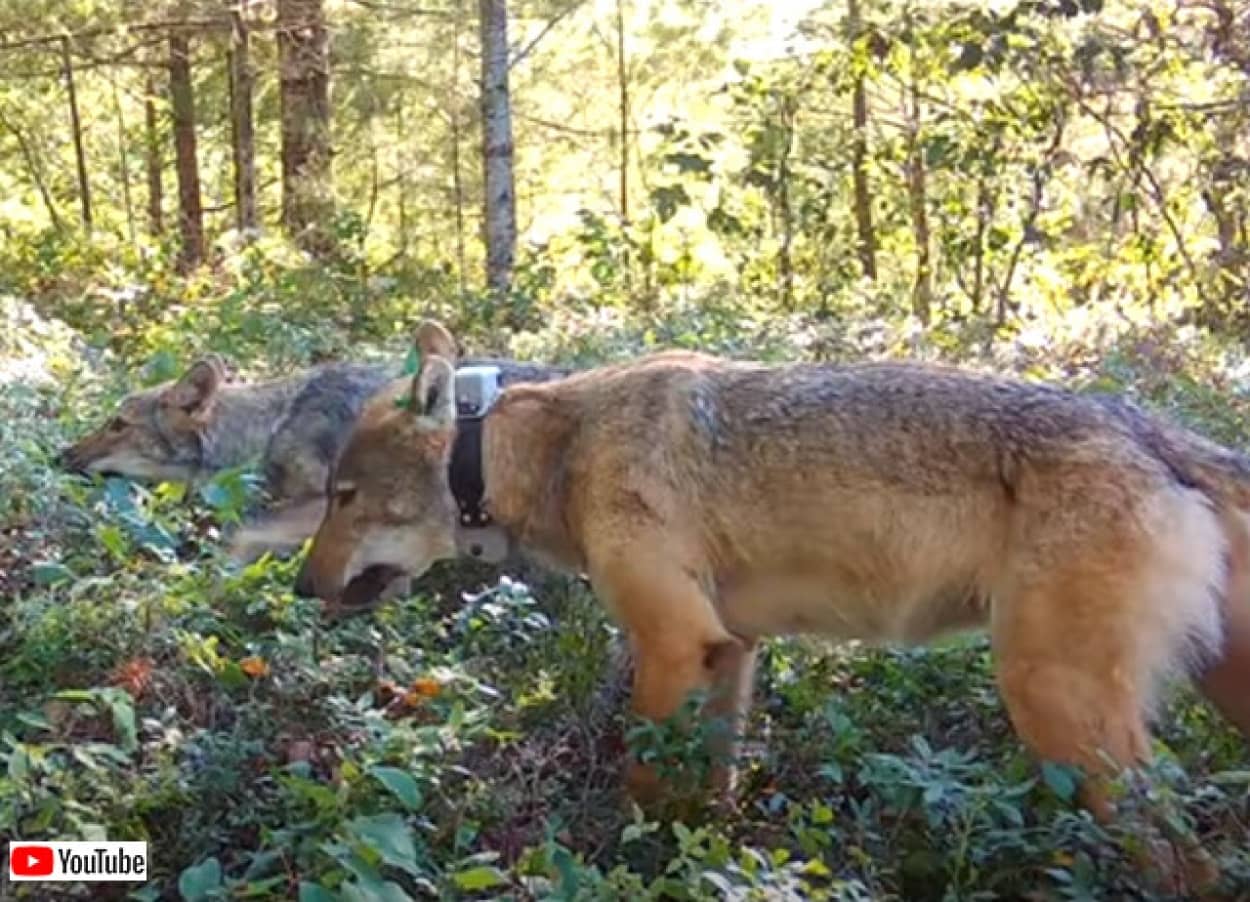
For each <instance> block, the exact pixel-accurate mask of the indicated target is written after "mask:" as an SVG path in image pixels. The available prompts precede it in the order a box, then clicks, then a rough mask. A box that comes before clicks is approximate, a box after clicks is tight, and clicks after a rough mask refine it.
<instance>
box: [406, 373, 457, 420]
mask: <svg viewBox="0 0 1250 902" xmlns="http://www.w3.org/2000/svg"><path fill="white" fill-rule="evenodd" d="M455 386H456V371H455V370H454V369H453V368H452V365H451V364H450V363H448V362H447V361H446V360H444V359H443V358H442V357H437V356H434V357H426V358H425V360H424V362H423V363H422V364H421V372H419V373H417V375H416V376H414V377H413V380H412V400H411V402H410V403H409V406H408V409H409V410H411V411H412V412H413V413H414V414H416V415H417V417H418V419H419V420H420V421H421V422H422V423H423V425H428V426H430V427H431V428H435V429H439V428H445V427H447V426H451V425H452V424H453V423H455V422H456V388H455Z"/></svg>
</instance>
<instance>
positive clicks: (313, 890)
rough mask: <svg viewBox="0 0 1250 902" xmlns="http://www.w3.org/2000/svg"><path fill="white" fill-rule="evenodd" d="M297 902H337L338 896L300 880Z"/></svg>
mask: <svg viewBox="0 0 1250 902" xmlns="http://www.w3.org/2000/svg"><path fill="white" fill-rule="evenodd" d="M299 902H338V896H336V895H334V893H332V892H330V891H329V890H328V889H325V888H324V887H321V886H318V885H317V884H315V883H309V882H307V881H306V880H301V881H300V885H299Z"/></svg>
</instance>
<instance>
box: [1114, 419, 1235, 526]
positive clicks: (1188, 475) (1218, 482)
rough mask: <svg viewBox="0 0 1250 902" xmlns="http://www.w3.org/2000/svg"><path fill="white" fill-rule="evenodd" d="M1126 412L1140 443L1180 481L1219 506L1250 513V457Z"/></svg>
mask: <svg viewBox="0 0 1250 902" xmlns="http://www.w3.org/2000/svg"><path fill="white" fill-rule="evenodd" d="M1125 413H1126V414H1127V416H1128V419H1129V422H1130V424H1131V426H1132V429H1133V432H1134V434H1135V435H1136V437H1137V440H1138V441H1140V442H1141V443H1142V444H1143V445H1144V446H1145V447H1146V449H1147V450H1148V451H1150V453H1151V454H1152V455H1153V456H1154V457H1155V458H1157V459H1158V460H1160V461H1162V462H1163V464H1164V465H1165V466H1167V467H1168V468H1169V469H1170V470H1171V471H1172V473H1173V475H1175V476H1176V478H1177V481H1178V482H1180V483H1182V484H1184V485H1189V486H1193V487H1194V488H1197V489H1198V490H1199V491H1201V492H1202V493H1203V494H1204V495H1206V496H1207V497H1208V498H1210V499H1211V500H1212V501H1214V502H1216V503H1217V504H1220V505H1222V506H1225V507H1231V508H1236V509H1238V510H1244V511H1250V457H1246V456H1245V455H1243V454H1239V453H1237V452H1236V451H1230V450H1229V449H1227V448H1224V447H1222V446H1221V445H1217V444H1216V443H1215V442H1213V441H1210V440H1208V439H1205V438H1203V437H1202V436H1200V435H1198V434H1197V433H1194V432H1191V431H1189V430H1188V429H1184V428H1182V427H1180V426H1174V425H1172V424H1170V423H1166V422H1163V421H1162V420H1159V419H1156V418H1154V417H1151V416H1148V415H1147V414H1145V413H1143V412H1142V411H1140V410H1137V409H1135V408H1134V409H1131V410H1125Z"/></svg>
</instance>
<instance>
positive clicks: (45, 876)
mask: <svg viewBox="0 0 1250 902" xmlns="http://www.w3.org/2000/svg"><path fill="white" fill-rule="evenodd" d="M147 879H148V844H147V843H146V842H108V841H100V842H85V841H73V842H70V841H64V842H62V841H54V842H40V843H36V842H23V841H21V840H14V841H13V842H10V843H9V880H11V881H14V882H20V881H23V880H60V881H66V882H74V883H99V882H101V881H125V882H133V883H145V882H146V881H147ZM0 897H3V893H0Z"/></svg>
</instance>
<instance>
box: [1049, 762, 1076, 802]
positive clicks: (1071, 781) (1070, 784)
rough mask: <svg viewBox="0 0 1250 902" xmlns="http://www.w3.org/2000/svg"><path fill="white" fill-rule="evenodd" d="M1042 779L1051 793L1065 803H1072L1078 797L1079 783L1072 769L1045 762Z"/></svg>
mask: <svg viewBox="0 0 1250 902" xmlns="http://www.w3.org/2000/svg"><path fill="white" fill-rule="evenodd" d="M1042 779H1043V780H1044V781H1045V782H1046V785H1047V786H1049V787H1050V791H1051V792H1053V793H1054V794H1055V795H1057V796H1059V798H1061V799H1063V800H1064V801H1065V802H1070V801H1072V799H1074V798H1075V797H1076V786H1077V781H1076V776H1075V774H1074V773H1073V771H1072V768H1070V767H1067V766H1066V765H1063V764H1054V763H1052V762H1050V761H1046V762H1043V764H1042Z"/></svg>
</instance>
